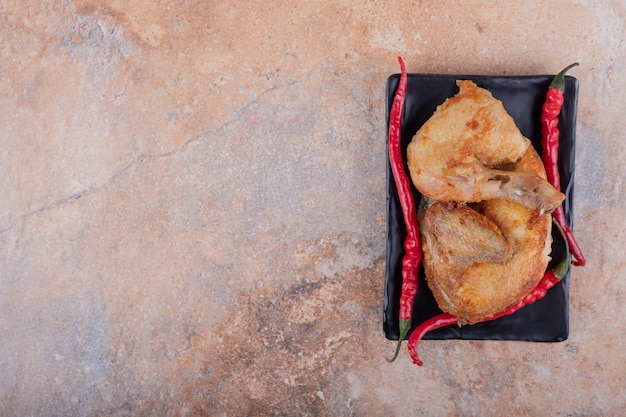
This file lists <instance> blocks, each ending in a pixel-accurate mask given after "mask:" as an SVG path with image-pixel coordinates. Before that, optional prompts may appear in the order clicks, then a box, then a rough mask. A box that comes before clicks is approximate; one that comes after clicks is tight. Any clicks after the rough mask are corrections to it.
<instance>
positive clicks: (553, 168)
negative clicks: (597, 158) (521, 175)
mask: <svg viewBox="0 0 626 417" xmlns="http://www.w3.org/2000/svg"><path fill="white" fill-rule="evenodd" d="M576 65H578V63H574V64H571V65H569V66H568V67H566V68H565V69H564V70H563V71H561V72H560V73H558V74H557V76H556V77H555V78H554V80H553V81H552V83H551V84H550V87H549V88H548V92H547V94H546V102H545V103H544V105H543V109H542V113H541V146H542V148H543V152H542V155H541V158H542V160H543V164H544V165H545V167H546V173H547V177H548V181H549V182H550V184H552V186H553V187H554V188H556V189H557V190H561V178H560V175H559V165H558V158H559V128H558V125H559V119H558V117H559V114H560V113H561V107H562V106H563V94H564V92H565V73H566V72H567V71H568V70H569V69H570V68H572V67H575V66H576ZM552 216H553V217H554V218H555V219H556V221H557V222H558V224H559V225H560V226H561V228H562V229H563V232H564V233H565V237H566V239H567V242H568V243H569V246H570V248H571V251H572V255H573V257H574V258H575V260H574V261H573V262H572V264H574V265H577V266H578V265H579V266H583V265H585V263H586V261H585V257H584V256H583V254H582V251H581V250H580V247H579V246H578V243H576V239H574V234H573V233H572V231H571V230H570V228H569V226H568V225H567V222H566V221H565V213H564V211H563V206H562V205H561V206H559V207H558V208H557V209H556V210H555V211H554V212H553V213H552Z"/></svg>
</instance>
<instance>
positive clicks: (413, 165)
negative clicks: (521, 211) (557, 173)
mask: <svg viewBox="0 0 626 417" xmlns="http://www.w3.org/2000/svg"><path fill="white" fill-rule="evenodd" d="M457 85H458V86H459V93H457V94H456V95H455V96H454V97H451V98H449V99H448V100H446V101H445V102H444V103H443V104H442V105H440V106H439V107H438V108H437V110H436V111H435V113H434V114H433V116H432V117H431V118H430V119H429V120H428V121H427V122H426V123H425V124H424V125H423V126H422V127H421V128H420V130H419V131H418V132H417V133H416V134H415V136H414V137H413V140H412V141H411V143H410V144H409V147H408V149H407V162H408V167H409V171H410V173H411V179H412V181H413V183H414V185H415V187H416V188H417V189H418V190H419V191H420V192H421V193H422V194H424V195H426V196H429V197H431V198H434V199H437V200H446V201H465V202H479V201H483V200H492V199H505V200H509V201H515V202H517V203H519V204H522V205H524V206H526V207H528V208H530V209H533V210H535V211H538V212H540V213H549V212H551V211H553V210H554V209H555V208H556V207H558V206H559V205H560V204H561V202H562V201H563V200H564V199H565V195H563V194H562V193H561V192H560V191H558V190H556V189H555V188H554V187H553V186H552V185H550V184H549V183H548V182H547V181H546V180H545V179H544V178H541V177H539V176H538V175H536V173H533V172H507V171H505V170H503V169H497V168H501V167H503V166H505V165H508V164H512V163H515V162H517V161H519V159H520V158H521V157H522V155H524V153H525V152H526V150H527V149H528V148H529V147H530V146H531V145H530V141H529V140H528V139H527V138H525V137H524V136H523V135H522V134H521V133H520V131H519V129H518V128H517V126H516V125H515V122H514V121H513V119H512V118H511V116H510V115H509V114H508V113H507V112H506V110H505V108H504V106H503V105H502V102H500V101H499V100H497V99H495V98H494V97H493V96H492V95H491V93H490V92H489V91H487V90H485V89H482V88H479V87H478V86H476V84H474V83H473V82H471V81H458V82H457Z"/></svg>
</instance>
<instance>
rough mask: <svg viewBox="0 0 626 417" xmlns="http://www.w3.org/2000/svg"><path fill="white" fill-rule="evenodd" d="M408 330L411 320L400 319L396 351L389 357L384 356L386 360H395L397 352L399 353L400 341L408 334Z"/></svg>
mask: <svg viewBox="0 0 626 417" xmlns="http://www.w3.org/2000/svg"><path fill="white" fill-rule="evenodd" d="M409 330H411V320H400V334H399V336H398V345H397V346H396V351H395V353H394V354H393V357H391V358H385V359H386V360H387V362H389V363H391V362H393V361H395V360H396V358H397V357H398V354H399V353H400V348H401V347H402V341H403V340H404V338H405V337H406V335H407V334H409Z"/></svg>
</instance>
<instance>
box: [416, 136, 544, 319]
mask: <svg viewBox="0 0 626 417" xmlns="http://www.w3.org/2000/svg"><path fill="white" fill-rule="evenodd" d="M529 166H533V167H534V168H540V169H541V170H543V165H541V160H540V159H539V156H538V155H537V153H536V152H535V150H534V149H533V148H532V147H530V148H528V150H527V152H526V154H525V155H524V157H523V158H522V160H521V161H520V162H518V163H517V164H515V167H514V170H515V171H516V172H520V171H522V170H525V169H528V167H529ZM537 171H539V169H537ZM424 201H425V202H424V203H423V204H422V207H421V209H420V213H419V220H420V232H421V236H422V247H423V250H424V269H425V272H426V279H427V282H428V286H429V288H430V289H431V291H432V292H433V295H434V296H435V299H436V300H437V304H438V305H439V307H440V308H441V309H442V310H443V311H446V312H448V313H451V314H454V315H455V316H457V317H458V318H459V323H461V324H471V323H476V322H479V321H481V320H482V319H484V318H485V317H488V316H490V315H492V314H495V313H498V312H500V311H502V310H505V309H506V308H508V307H509V306H511V305H513V304H516V303H517V302H518V301H519V300H521V299H522V298H523V297H524V296H525V295H526V294H528V293H529V292H530V291H531V290H532V289H533V288H534V287H535V286H536V285H537V283H538V282H539V281H540V280H541V277H542V276H543V274H544V272H545V270H546V267H547V265H548V262H549V260H550V256H549V254H550V249H551V243H552V239H551V230H552V229H551V225H552V222H551V218H550V215H549V214H540V213H538V212H537V211H534V210H531V209H528V208H526V207H524V206H522V205H520V204H518V203H515V202H512V201H507V200H500V199H496V200H488V201H485V202H483V203H482V204H481V205H480V206H479V207H478V208H477V210H474V209H473V208H470V207H469V206H467V205H464V204H462V203H451V202H443V201H434V200H430V199H425V200H424ZM428 204H430V206H429V207H428Z"/></svg>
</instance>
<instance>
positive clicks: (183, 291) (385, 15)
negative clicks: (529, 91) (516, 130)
mask: <svg viewBox="0 0 626 417" xmlns="http://www.w3.org/2000/svg"><path fill="white" fill-rule="evenodd" d="M625 21H626V6H625V4H624V2H623V1H621V0H609V1H603V2H599V1H592V0H586V1H574V2H569V1H562V0H556V1H552V2H548V1H537V2H517V3H514V2H509V1H491V2H482V1H467V2H456V1H448V0H443V1H434V0H431V1H392V2H383V1H367V2H352V1H312V2H273V1H257V0H251V1H186V0H185V1H183V0H181V1H173V0H171V1H147V0H142V1H133V2H125V1H119V0H111V1H98V0H93V1H79V0H76V1H71V0H60V1H44V0H38V1H29V2H21V1H15V0H5V1H2V2H0V55H1V59H0V141H1V142H0V144H1V151H0V170H1V173H2V175H0V192H1V195H2V198H1V199H0V414H1V415H6V416H9V415H10V416H31V415H38V416H87V415H94V416H95V415H113V416H141V415H146V416H155V415H157V416H196V415H211V416H213V415H215V416H246V415H284V416H324V415H327V416H349V415H358V416H366V415H368V416H369V415H371V416H377V415H429V416H456V415H462V416H487V415H497V416H501V415H552V416H617V415H623V414H622V413H623V412H624V411H623V410H624V407H625V406H626V390H625V388H624V383H623V380H624V377H625V376H626V363H625V360H624V355H623V352H624V349H625V346H624V329H625V325H626V319H625V318H624V317H625V316H626V315H625V308H624V302H623V297H624V292H625V291H626V281H624V279H623V278H624V276H625V274H626V265H625V263H626V261H625V259H626V258H625V257H624V256H623V253H622V252H623V242H624V241H625V239H624V238H625V235H624V233H625V227H624V226H625V224H624V218H625V217H626V210H625V209H624V204H623V202H622V201H623V196H624V170H623V169H622V167H623V164H624V162H625V161H626V147H624V146H623V144H622V142H623V135H624V131H626V122H625V120H626V112H625V110H624V109H625V108H626V96H625V95H624V92H623V86H624V85H626V70H625V69H624V62H625V58H626V53H625V52H626V47H625V45H624V33H625V28H624V25H625ZM398 55H402V56H403V57H404V58H405V61H406V62H407V64H408V69H409V71H410V72H419V73H429V72H435V73H451V74H454V73H475V74H490V75H496V74H506V75H511V74H515V75H523V74H554V73H555V72H557V71H558V70H559V69H561V68H562V67H564V66H565V65H567V64H569V63H570V62H572V61H574V60H576V61H579V62H580V63H581V66H580V67H578V68H576V69H575V70H574V71H572V74H571V75H574V76H576V77H577V78H579V80H580V84H581V89H580V97H579V116H578V147H577V174H576V185H577V192H576V219H575V229H576V234H577V237H578V240H579V243H580V244H581V246H582V247H583V248H584V251H585V254H586V257H587V260H588V266H587V267H585V268H578V269H575V270H574V272H573V274H572V286H571V336H570V338H569V340H567V341H566V342H563V343H559V344H531V343H523V342H462V341H447V342H440V341H439V342H437V341H429V342H425V343H424V344H423V346H422V350H421V354H422V357H423V359H424V361H425V363H426V365H425V366H424V367H423V368H418V367H415V366H413V365H412V364H411V363H410V359H409V357H408V354H406V351H403V353H402V354H401V357H400V359H399V360H398V361H397V362H396V363H394V364H392V365H390V364H388V363H386V362H385V360H384V358H385V356H386V355H389V354H390V353H391V352H392V351H393V348H394V346H395V344H394V343H393V342H390V341H387V340H386V339H384V337H383V335H382V323H381V320H382V300H383V265H384V255H385V245H384V242H385V221H386V219H385V108H384V88H385V81H386V78H387V77H388V76H389V75H390V74H391V73H395V72H397V71H398V67H397V61H396V57H397V56H398Z"/></svg>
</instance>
